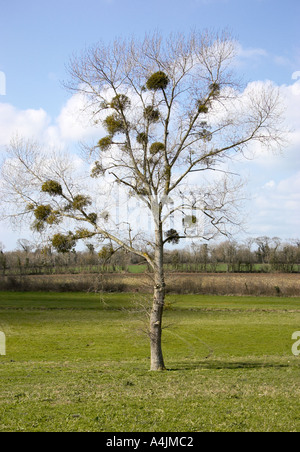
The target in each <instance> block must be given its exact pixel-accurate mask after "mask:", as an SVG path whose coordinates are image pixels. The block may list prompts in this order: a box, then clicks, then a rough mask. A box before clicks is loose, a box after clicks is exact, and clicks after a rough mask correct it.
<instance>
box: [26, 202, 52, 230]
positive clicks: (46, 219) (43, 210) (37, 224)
mask: <svg viewBox="0 0 300 452" xmlns="http://www.w3.org/2000/svg"><path fill="white" fill-rule="evenodd" d="M29 210H33V213H34V216H35V221H34V223H33V225H32V228H33V229H34V230H36V231H38V232H41V231H43V230H44V229H45V226H46V225H47V224H48V225H53V224H58V223H59V222H60V215H59V212H58V211H55V210H52V207H51V206H50V205H49V204H47V205H40V206H37V207H36V208H35V209H32V208H30V209H29Z"/></svg>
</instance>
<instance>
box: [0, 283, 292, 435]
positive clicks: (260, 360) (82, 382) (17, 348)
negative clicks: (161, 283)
mask: <svg viewBox="0 0 300 452" xmlns="http://www.w3.org/2000/svg"><path fill="white" fill-rule="evenodd" d="M148 301H150V299H149V296H148V295H143V296H142V295H140V294H132V293H114V294H102V295H101V296H100V295H99V294H87V293H49V292H26V293H21V292H0V330H2V331H3V332H5V334H6V339H7V344H6V345H7V347H6V348H7V350H6V356H0V431H1V432H22V431H27V432H40V431H47V432H48V431H49V432H51V431H52V432H54V431H55V432H70V431H78V432H80V431H83V432H87V431H93V432H94V431H95V432H101V431H103V432H212V431H213V432H223V431H234V432H248V431H249V432H253V431H270V432H279V431H284V432H296V431H299V430H300V397H299V396H300V361H299V357H295V356H294V355H293V354H292V351H291V347H292V343H293V341H292V340H291V337H292V334H293V332H294V331H299V330H300V298H284V297H250V296H248V297H237V296H232V297H225V296H206V295H169V296H168V298H167V308H166V312H165V320H164V327H165V329H164V331H163V340H164V353H165V360H166V365H167V369H168V370H167V371H165V372H158V373H153V372H149V370H148V369H149V344H148V338H147V336H146V334H145V333H144V330H145V326H146V325H145V322H144V307H145V305H146V304H147V302H148Z"/></svg>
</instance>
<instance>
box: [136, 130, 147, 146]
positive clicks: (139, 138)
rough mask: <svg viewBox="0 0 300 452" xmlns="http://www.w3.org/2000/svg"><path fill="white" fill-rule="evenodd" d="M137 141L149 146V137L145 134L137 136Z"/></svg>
mask: <svg viewBox="0 0 300 452" xmlns="http://www.w3.org/2000/svg"><path fill="white" fill-rule="evenodd" d="M136 141H137V142H138V143H139V144H147V143H148V135H147V134H146V133H145V132H141V133H138V134H137V137H136Z"/></svg>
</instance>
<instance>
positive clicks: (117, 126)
mask: <svg viewBox="0 0 300 452" xmlns="http://www.w3.org/2000/svg"><path fill="white" fill-rule="evenodd" d="M103 124H104V127H105V128H106V130H107V131H108V133H109V135H110V136H111V137H113V136H114V135H116V133H124V132H125V130H126V128H125V124H124V121H123V119H122V118H120V117H119V116H118V115H116V114H113V115H110V116H107V118H106V119H104V121H103Z"/></svg>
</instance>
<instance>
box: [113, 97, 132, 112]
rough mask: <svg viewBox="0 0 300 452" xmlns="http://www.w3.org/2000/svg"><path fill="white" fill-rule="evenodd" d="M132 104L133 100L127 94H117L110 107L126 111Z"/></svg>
mask: <svg viewBox="0 0 300 452" xmlns="http://www.w3.org/2000/svg"><path fill="white" fill-rule="evenodd" d="M130 105H131V101H130V99H129V97H127V96H125V94H117V96H115V97H114V98H113V99H112V101H111V103H110V107H111V108H113V109H114V110H117V111H124V110H126V109H127V108H129V107H130Z"/></svg>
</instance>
